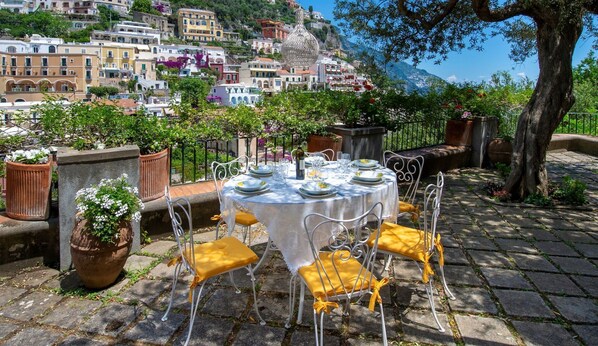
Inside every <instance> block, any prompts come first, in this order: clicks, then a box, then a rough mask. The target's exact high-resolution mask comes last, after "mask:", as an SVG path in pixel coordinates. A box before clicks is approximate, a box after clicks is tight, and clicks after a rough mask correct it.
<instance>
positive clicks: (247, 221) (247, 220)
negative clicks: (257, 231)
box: [235, 211, 258, 227]
mask: <svg viewBox="0 0 598 346" xmlns="http://www.w3.org/2000/svg"><path fill="white" fill-rule="evenodd" d="M235 223H236V224H239V225H243V226H247V227H249V226H251V225H255V224H256V223H258V221H257V219H256V218H255V216H253V214H250V213H246V212H244V211H237V213H236V214H235Z"/></svg>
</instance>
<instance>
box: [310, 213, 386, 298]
mask: <svg viewBox="0 0 598 346" xmlns="http://www.w3.org/2000/svg"><path fill="white" fill-rule="evenodd" d="M382 210H383V205H382V203H381V202H377V203H376V204H374V205H373V206H372V207H371V208H370V209H369V210H368V211H366V212H365V213H364V214H362V215H359V216H357V217H355V218H352V219H344V220H342V219H333V218H330V217H328V216H325V215H322V214H310V215H307V216H306V217H305V218H304V219H303V226H304V229H305V231H306V232H307V236H308V239H309V245H310V248H311V251H312V254H313V258H314V261H315V262H316V265H317V268H318V274H319V279H320V282H321V283H322V286H323V287H326V286H327V287H333V286H334V283H339V282H340V283H344V284H345V285H343V287H334V292H337V293H338V292H343V293H342V294H341V296H342V297H352V296H354V294H353V293H354V292H358V291H364V290H365V291H369V289H370V287H368V286H366V285H364V282H363V281H361V278H364V275H366V273H368V272H369V277H366V278H365V279H366V281H367V282H372V280H373V279H374V277H373V272H374V263H375V259H376V252H377V249H378V236H379V234H380V232H379V230H380V225H381V224H382ZM372 234H373V235H375V237H376V238H375V242H374V245H373V246H372V247H369V246H368V245H367V243H368V239H369V238H370V236H371V235H372ZM323 253H327V254H329V255H330V256H331V258H332V259H333V263H335V264H336V265H335V266H333V269H330V267H329V266H328V270H326V267H327V266H324V265H323V263H322V260H321V259H322V258H323V257H321V256H320V255H321V254H323ZM351 258H353V259H356V260H357V261H359V263H361V266H360V268H359V269H358V272H357V273H355V276H351V277H355V281H353V282H343V281H342V280H338V279H337V278H339V277H341V274H340V272H341V271H342V269H343V268H342V266H343V262H347V261H348V260H350V259H351ZM336 295H337V296H338V295H339V294H336ZM342 297H340V298H342ZM327 298H330V297H329V296H327Z"/></svg>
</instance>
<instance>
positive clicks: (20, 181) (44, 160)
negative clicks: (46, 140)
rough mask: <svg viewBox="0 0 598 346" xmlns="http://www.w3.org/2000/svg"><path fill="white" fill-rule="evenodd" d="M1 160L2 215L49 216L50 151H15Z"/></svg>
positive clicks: (22, 216)
mask: <svg viewBox="0 0 598 346" xmlns="http://www.w3.org/2000/svg"><path fill="white" fill-rule="evenodd" d="M5 161H6V215H8V217H10V218H13V219H17V220H46V219H47V218H48V217H49V216H50V187H51V181H52V164H51V160H50V151H49V150H48V149H46V148H40V149H30V150H16V151H13V152H11V153H9V154H8V155H7V156H6V158H5Z"/></svg>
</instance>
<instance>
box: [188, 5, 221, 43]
mask: <svg viewBox="0 0 598 346" xmlns="http://www.w3.org/2000/svg"><path fill="white" fill-rule="evenodd" d="M177 16H178V25H179V37H180V38H181V39H183V40H187V41H194V42H213V41H222V40H224V32H223V30H222V26H221V25H220V24H218V19H217V18H216V14H215V13H214V12H212V11H207V10H196V9H191V8H181V9H180V10H179V11H178V12H177Z"/></svg>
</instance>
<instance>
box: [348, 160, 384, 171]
mask: <svg viewBox="0 0 598 346" xmlns="http://www.w3.org/2000/svg"><path fill="white" fill-rule="evenodd" d="M353 166H355V167H359V168H366V169H373V168H375V167H377V166H378V161H376V160H370V159H360V160H355V161H353Z"/></svg>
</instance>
